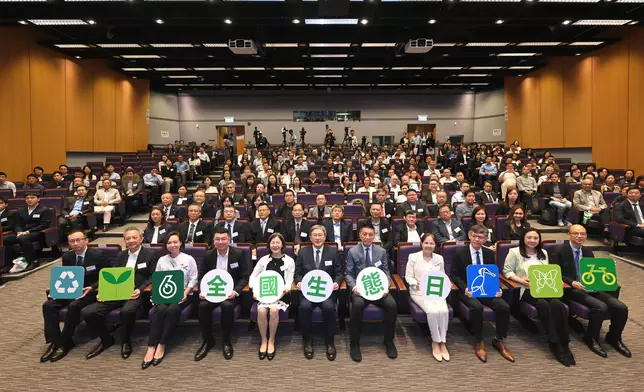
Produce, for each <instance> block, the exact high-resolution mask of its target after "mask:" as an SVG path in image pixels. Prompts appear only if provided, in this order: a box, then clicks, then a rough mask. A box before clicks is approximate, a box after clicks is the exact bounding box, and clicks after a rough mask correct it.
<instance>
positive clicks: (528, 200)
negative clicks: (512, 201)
mask: <svg viewBox="0 0 644 392" xmlns="http://www.w3.org/2000/svg"><path fill="white" fill-rule="evenodd" d="M533 198H534V194H532V195H531V194H529V193H525V192H523V194H522V196H521V202H522V203H523V204H524V205H525V206H527V208H528V209H529V210H530V211H532V212H535V210H534V205H533V204H532V199H533Z"/></svg>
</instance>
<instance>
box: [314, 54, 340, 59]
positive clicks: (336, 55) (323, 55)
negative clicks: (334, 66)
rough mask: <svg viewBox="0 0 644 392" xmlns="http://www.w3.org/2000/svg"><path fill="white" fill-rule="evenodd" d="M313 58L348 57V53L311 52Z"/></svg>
mask: <svg viewBox="0 0 644 392" xmlns="http://www.w3.org/2000/svg"><path fill="white" fill-rule="evenodd" d="M311 57H313V58H344V57H349V55H348V54H312V55H311Z"/></svg>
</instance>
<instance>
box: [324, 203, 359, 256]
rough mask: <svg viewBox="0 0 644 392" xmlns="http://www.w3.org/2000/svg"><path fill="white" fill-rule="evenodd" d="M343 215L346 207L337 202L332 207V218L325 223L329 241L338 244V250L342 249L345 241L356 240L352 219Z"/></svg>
mask: <svg viewBox="0 0 644 392" xmlns="http://www.w3.org/2000/svg"><path fill="white" fill-rule="evenodd" d="M343 216H344V207H343V206H342V205H340V204H335V205H334V206H333V207H331V219H330V220H325V221H324V223H323V225H324V227H325V228H326V240H327V242H335V243H336V244H338V250H342V248H343V246H344V243H345V242H348V241H354V239H353V224H352V223H351V222H350V221H345V220H343V219H342V217H343Z"/></svg>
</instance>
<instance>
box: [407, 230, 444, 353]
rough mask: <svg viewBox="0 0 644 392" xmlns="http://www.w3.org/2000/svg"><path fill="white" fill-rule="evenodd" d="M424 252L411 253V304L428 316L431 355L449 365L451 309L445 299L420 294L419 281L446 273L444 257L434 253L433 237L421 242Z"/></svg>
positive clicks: (428, 235) (434, 242)
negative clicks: (438, 272) (428, 274)
mask: <svg viewBox="0 0 644 392" xmlns="http://www.w3.org/2000/svg"><path fill="white" fill-rule="evenodd" d="M420 247H421V251H420V252H416V253H412V254H410V255H409V260H407V267H406V268H405V280H406V281H407V283H409V293H410V295H411V300H412V301H414V303H415V304H417V305H418V306H420V308H421V309H423V311H424V312H425V313H426V314H427V323H428V324H429V331H430V332H431V334H432V355H433V356H434V358H435V359H436V360H437V361H439V362H440V361H442V360H445V361H449V352H448V351H447V346H445V342H446V341H447V324H448V323H449V309H448V308H447V302H446V301H445V300H444V299H442V298H438V299H432V298H428V297H425V296H424V295H423V294H422V293H421V292H420V283H419V281H420V279H421V278H422V277H423V275H425V273H426V272H427V271H442V272H445V264H444V262H443V256H441V255H438V254H436V253H434V249H435V248H436V238H434V235H433V234H430V233H427V234H425V235H423V237H422V238H421V245H420Z"/></svg>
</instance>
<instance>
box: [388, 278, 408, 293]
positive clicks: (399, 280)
mask: <svg viewBox="0 0 644 392" xmlns="http://www.w3.org/2000/svg"><path fill="white" fill-rule="evenodd" d="M391 279H392V281H393V282H394V283H396V286H398V290H400V291H407V286H406V285H405V282H404V281H403V280H402V278H401V277H400V275H398V274H393V275H392V276H391Z"/></svg>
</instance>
